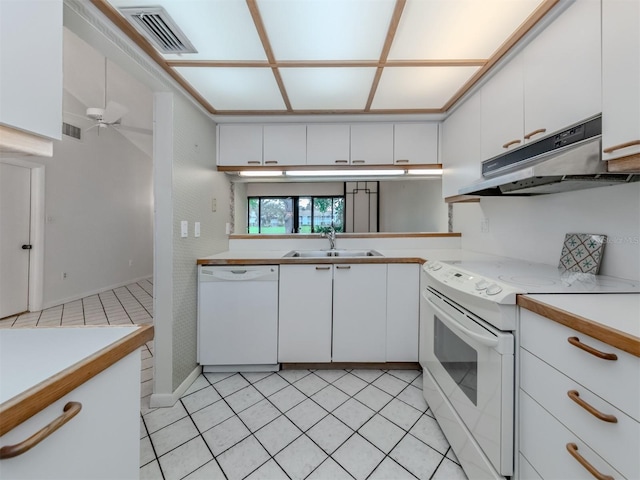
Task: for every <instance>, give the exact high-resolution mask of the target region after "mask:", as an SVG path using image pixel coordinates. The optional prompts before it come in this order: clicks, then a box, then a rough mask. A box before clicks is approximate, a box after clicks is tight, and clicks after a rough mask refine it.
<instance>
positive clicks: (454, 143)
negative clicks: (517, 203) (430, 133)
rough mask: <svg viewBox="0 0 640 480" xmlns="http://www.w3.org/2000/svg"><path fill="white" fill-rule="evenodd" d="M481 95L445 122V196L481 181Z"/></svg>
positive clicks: (452, 194)
mask: <svg viewBox="0 0 640 480" xmlns="http://www.w3.org/2000/svg"><path fill="white" fill-rule="evenodd" d="M480 105H481V101H480V95H479V94H477V93H476V94H475V95H473V96H472V97H471V98H469V99H468V100H467V101H465V102H464V103H463V104H462V105H461V106H460V108H458V109H457V110H456V111H455V112H453V113H452V114H451V115H450V116H449V117H448V118H447V119H446V120H445V122H444V124H443V126H442V129H443V134H442V168H443V174H442V196H443V197H444V198H446V197H450V196H454V195H458V189H460V188H461V187H464V186H466V185H469V184H470V183H473V182H475V181H477V180H479V179H480V177H481V174H480V125H481V123H480V121H481V120H480Z"/></svg>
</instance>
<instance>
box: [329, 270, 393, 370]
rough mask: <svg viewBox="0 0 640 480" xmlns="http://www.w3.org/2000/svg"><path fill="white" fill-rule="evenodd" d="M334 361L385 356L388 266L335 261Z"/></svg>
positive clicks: (353, 360)
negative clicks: (348, 263)
mask: <svg viewBox="0 0 640 480" xmlns="http://www.w3.org/2000/svg"><path fill="white" fill-rule="evenodd" d="M334 268H335V272H334V285H333V361H334V362H384V361H385V360H386V352H385V350H386V325H387V315H386V311H387V308H386V307H387V305H386V304H387V295H386V289H387V266H386V265H384V264H351V265H344V264H343V265H335V266H334Z"/></svg>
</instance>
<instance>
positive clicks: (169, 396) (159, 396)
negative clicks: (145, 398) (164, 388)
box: [149, 365, 202, 408]
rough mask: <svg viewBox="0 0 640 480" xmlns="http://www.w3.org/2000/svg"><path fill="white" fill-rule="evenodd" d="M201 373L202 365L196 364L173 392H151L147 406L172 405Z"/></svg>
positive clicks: (160, 406)
mask: <svg viewBox="0 0 640 480" xmlns="http://www.w3.org/2000/svg"><path fill="white" fill-rule="evenodd" d="M201 373H202V367H201V366H200V365H198V366H197V367H196V368H194V369H193V371H192V372H191V373H190V374H189V375H188V376H187V378H185V379H184V381H183V382H182V383H181V384H180V385H179V386H178V388H176V389H175V390H174V391H173V393H152V394H151V398H149V406H150V407H151V408H162V407H173V406H174V405H175V404H176V402H177V401H178V400H179V399H180V397H182V395H184V392H186V391H187V390H188V389H189V387H190V386H191V384H192V383H193V382H195V381H196V378H198V376H199V375H200V374H201Z"/></svg>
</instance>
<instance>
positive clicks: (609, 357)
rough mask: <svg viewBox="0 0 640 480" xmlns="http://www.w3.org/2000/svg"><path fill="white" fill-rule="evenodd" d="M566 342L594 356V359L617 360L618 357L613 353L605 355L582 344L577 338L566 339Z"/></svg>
mask: <svg viewBox="0 0 640 480" xmlns="http://www.w3.org/2000/svg"><path fill="white" fill-rule="evenodd" d="M567 342H569V343H570V344H571V345H573V346H574V347H578V348H579V349H581V350H584V351H585V352H588V353H590V354H591V355H595V356H596V357H598V358H601V359H603V360H618V356H617V355H616V354H615V353H605V352H601V351H600V350H596V349H595V348H593V347H590V346H589V345H586V344H584V343H582V342H581V341H580V339H579V338H578V337H569V338H567Z"/></svg>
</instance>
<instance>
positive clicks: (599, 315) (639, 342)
mask: <svg viewBox="0 0 640 480" xmlns="http://www.w3.org/2000/svg"><path fill="white" fill-rule="evenodd" d="M517 303H518V305H519V306H521V307H523V308H526V309H527V310H530V311H532V312H535V313H537V314H539V315H542V316H544V317H547V318H549V319H551V320H553V321H555V322H558V323H561V324H563V325H566V326H567V327H570V328H573V329H574V330H577V331H579V332H582V333H584V334H586V335H589V336H591V337H593V338H596V339H598V340H600V341H601V342H604V343H607V344H608V345H611V346H613V347H616V348H619V349H620V350H623V351H625V352H627V353H630V354H632V355H635V356H636V357H640V294H638V293H611V294H603V293H598V294H567V295H563V294H549V295H542V294H540V295H519V296H518V301H517Z"/></svg>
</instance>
